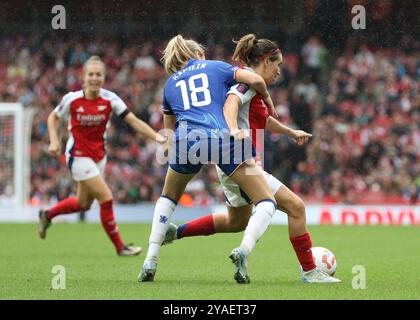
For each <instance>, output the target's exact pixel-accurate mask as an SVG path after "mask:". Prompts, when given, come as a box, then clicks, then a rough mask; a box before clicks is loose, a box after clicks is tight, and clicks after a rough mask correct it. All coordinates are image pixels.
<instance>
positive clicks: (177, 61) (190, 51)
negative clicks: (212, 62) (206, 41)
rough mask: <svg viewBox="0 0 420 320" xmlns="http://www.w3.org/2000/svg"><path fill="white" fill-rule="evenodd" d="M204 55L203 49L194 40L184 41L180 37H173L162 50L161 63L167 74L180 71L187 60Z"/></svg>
mask: <svg viewBox="0 0 420 320" xmlns="http://www.w3.org/2000/svg"><path fill="white" fill-rule="evenodd" d="M203 54H204V47H203V46H202V45H201V44H199V43H197V42H196V41H194V40H189V39H184V37H182V36H181V35H177V36H175V37H173V38H172V39H171V40H170V41H169V42H168V45H167V46H166V48H165V50H163V57H162V59H161V61H162V62H163V65H164V67H165V71H166V73H168V74H173V73H175V72H177V71H179V70H181V69H182V67H183V66H184V65H185V64H186V63H187V62H188V60H189V59H193V58H198V56H199V55H203Z"/></svg>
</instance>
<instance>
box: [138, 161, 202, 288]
mask: <svg viewBox="0 0 420 320" xmlns="http://www.w3.org/2000/svg"><path fill="white" fill-rule="evenodd" d="M194 176H195V173H190V174H188V173H187V174H181V173H178V172H176V171H175V170H173V169H172V168H171V167H169V168H168V171H167V173H166V179H165V185H164V187H163V191H162V195H161V196H160V198H159V199H158V200H157V202H156V206H155V210H154V214H153V224H152V231H151V233H150V237H149V247H148V250H147V255H146V259H145V261H144V263H143V267H142V270H141V272H140V275H139V278H138V280H139V281H153V279H154V276H155V273H156V268H157V262H158V258H159V253H160V247H161V245H162V242H163V240H164V239H165V234H166V232H167V230H168V226H169V223H170V220H171V217H172V214H173V213H174V211H175V208H176V205H177V203H178V200H179V198H181V196H182V194H183V193H184V191H185V188H186V186H187V184H188V182H189V181H190V180H191V179H192V178H193V177H194Z"/></svg>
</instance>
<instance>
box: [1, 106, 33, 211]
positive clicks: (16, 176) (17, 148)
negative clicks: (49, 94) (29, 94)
mask: <svg viewBox="0 0 420 320" xmlns="http://www.w3.org/2000/svg"><path fill="white" fill-rule="evenodd" d="M32 115H33V110H31V109H25V110H24V108H23V106H22V104H20V103H0V208H6V207H13V206H14V207H17V206H22V205H24V204H25V203H26V202H27V199H28V195H29V186H30V150H29V149H30V132H31V129H32V128H31V124H32Z"/></svg>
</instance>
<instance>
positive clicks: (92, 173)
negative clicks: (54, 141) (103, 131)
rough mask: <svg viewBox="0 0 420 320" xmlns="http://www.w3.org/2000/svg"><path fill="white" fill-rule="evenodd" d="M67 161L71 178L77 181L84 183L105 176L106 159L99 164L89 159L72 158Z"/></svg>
mask: <svg viewBox="0 0 420 320" xmlns="http://www.w3.org/2000/svg"><path fill="white" fill-rule="evenodd" d="M66 161H67V166H68V167H69V169H70V172H71V176H72V178H73V180H75V181H84V180H88V179H90V178H93V177H96V176H99V175H101V176H103V175H104V171H105V165H106V157H104V158H103V159H102V160H101V161H99V162H95V161H93V160H92V159H91V158H88V157H70V158H67V159H66Z"/></svg>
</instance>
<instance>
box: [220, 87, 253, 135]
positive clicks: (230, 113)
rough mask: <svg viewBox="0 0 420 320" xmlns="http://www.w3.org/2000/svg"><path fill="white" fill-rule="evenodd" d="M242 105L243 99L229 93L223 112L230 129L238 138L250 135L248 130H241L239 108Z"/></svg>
mask: <svg viewBox="0 0 420 320" xmlns="http://www.w3.org/2000/svg"><path fill="white" fill-rule="evenodd" d="M240 105H241V99H240V98H239V97H238V96H237V95H236V94H229V95H228V96H227V99H226V102H225V105H224V107H223V113H224V115H225V119H226V122H227V125H228V127H229V130H230V132H231V134H232V135H233V136H234V137H235V138H237V139H243V138H245V137H247V136H249V135H248V133H247V131H245V130H241V129H239V127H238V109H239V106H240Z"/></svg>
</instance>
